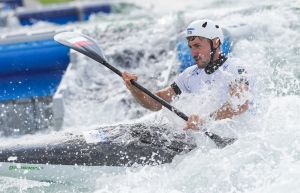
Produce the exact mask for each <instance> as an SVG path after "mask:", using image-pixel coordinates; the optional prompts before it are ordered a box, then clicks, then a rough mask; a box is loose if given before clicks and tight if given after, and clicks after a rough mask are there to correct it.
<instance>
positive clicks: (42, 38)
mask: <svg viewBox="0 0 300 193" xmlns="http://www.w3.org/2000/svg"><path fill="white" fill-rule="evenodd" d="M56 32H57V31H38V32H34V33H31V34H30V35H28V34H26V33H18V34H14V35H9V34H8V35H2V36H1V37H0V53H1V54H0V90H1V92H0V103H1V106H0V112H1V115H2V116H1V117H0V125H1V128H0V135H1V134H3V135H11V134H25V133H32V132H35V131H37V130H42V129H47V128H48V127H49V126H53V124H54V123H53V120H52V119H53V112H52V102H53V96H54V94H55V92H56V90H57V88H58V86H59V84H60V82H61V79H62V77H63V75H64V72H65V71H66V69H67V67H68V64H69V62H70V57H69V49H68V48H66V47H65V46H62V45H60V44H58V43H56V42H55V41H54V40H53V35H54V34H55V33H56Z"/></svg>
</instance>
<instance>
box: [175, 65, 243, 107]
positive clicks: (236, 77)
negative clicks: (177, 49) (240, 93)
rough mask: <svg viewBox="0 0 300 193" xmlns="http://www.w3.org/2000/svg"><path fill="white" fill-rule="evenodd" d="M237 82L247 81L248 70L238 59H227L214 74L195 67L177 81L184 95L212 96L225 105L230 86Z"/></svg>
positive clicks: (187, 70) (185, 72) (181, 75)
mask: <svg viewBox="0 0 300 193" xmlns="http://www.w3.org/2000/svg"><path fill="white" fill-rule="evenodd" d="M238 63H239V65H237V64H238ZM237 81H245V82H246V81H247V80H246V70H245V68H244V67H243V66H241V63H240V60H237V59H227V60H226V61H225V63H224V64H223V65H222V66H221V67H219V69H218V70H216V71H215V72H214V73H212V74H206V73H205V71H204V69H200V68H198V66H197V65H193V66H191V67H189V68H187V69H185V70H184V71H183V72H182V73H181V74H180V75H179V76H178V77H177V78H176V79H175V83H176V84H177V86H178V87H179V89H180V90H181V92H182V93H195V94H206V95H210V96H211V97H212V99H217V100H218V103H224V102H225V101H226V100H227V99H228V97H229V89H230V85H231V84H232V83H234V82H237ZM246 83H247V82H246Z"/></svg>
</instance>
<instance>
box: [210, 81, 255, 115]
mask: <svg viewBox="0 0 300 193" xmlns="http://www.w3.org/2000/svg"><path fill="white" fill-rule="evenodd" d="M248 90H249V84H248V81H246V80H243V79H242V80H239V81H235V82H234V83H232V84H231V85H230V86H229V95H230V99H229V100H228V101H227V102H225V103H224V104H223V105H222V107H221V108H220V109H218V110H217V111H216V112H214V113H212V114H211V115H210V117H212V118H213V119H214V120H221V119H226V118H232V117H234V116H237V115H240V114H242V113H244V112H245V111H247V110H248V108H249V100H248V97H247V95H248V94H247V93H248Z"/></svg>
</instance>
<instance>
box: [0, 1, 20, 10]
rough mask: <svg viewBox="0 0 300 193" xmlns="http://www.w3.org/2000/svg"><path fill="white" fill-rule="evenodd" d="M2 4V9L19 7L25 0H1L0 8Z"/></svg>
mask: <svg viewBox="0 0 300 193" xmlns="http://www.w3.org/2000/svg"><path fill="white" fill-rule="evenodd" d="M1 5H2V9H4V10H9V9H16V8H17V7H21V6H23V1H22V0H0V8H1ZM0 10H1V9H0Z"/></svg>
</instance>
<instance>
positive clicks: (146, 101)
mask: <svg viewBox="0 0 300 193" xmlns="http://www.w3.org/2000/svg"><path fill="white" fill-rule="evenodd" d="M122 78H123V80H124V82H125V85H126V87H127V88H128V90H129V91H130V92H131V93H132V95H133V96H134V98H135V99H136V100H137V101H138V102H139V103H140V104H141V105H142V106H143V107H145V108H147V109H150V110H152V111H159V110H160V109H161V108H162V105H161V104H160V103H159V102H157V101H156V100H154V99H153V98H151V97H150V96H148V95H147V94H146V93H144V92H143V91H141V90H139V89H138V88H136V87H135V86H134V85H132V84H131V82H130V81H131V80H137V76H136V75H134V74H130V73H128V72H123V73H122ZM156 95H158V96H159V97H160V98H162V99H164V100H165V101H167V102H171V101H172V98H173V97H174V96H175V95H176V93H175V92H174V90H173V88H172V87H171V86H168V87H166V88H164V89H161V90H159V91H158V92H156Z"/></svg>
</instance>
